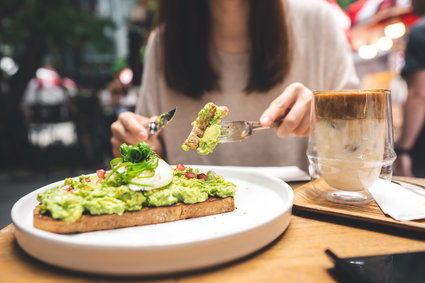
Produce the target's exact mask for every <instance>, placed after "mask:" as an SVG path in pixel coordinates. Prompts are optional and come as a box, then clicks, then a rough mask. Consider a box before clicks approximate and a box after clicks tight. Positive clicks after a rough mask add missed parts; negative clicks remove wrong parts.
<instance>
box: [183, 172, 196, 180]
mask: <svg viewBox="0 0 425 283" xmlns="http://www.w3.org/2000/svg"><path fill="white" fill-rule="evenodd" d="M184 176H185V177H186V178H187V179H193V178H195V177H196V175H195V173H193V172H186V174H184Z"/></svg>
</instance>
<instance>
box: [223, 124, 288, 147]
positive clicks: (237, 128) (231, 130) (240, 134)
mask: <svg viewBox="0 0 425 283" xmlns="http://www.w3.org/2000/svg"><path fill="white" fill-rule="evenodd" d="M278 122H279V123H280V122H281V121H278ZM220 126H221V127H222V129H221V131H220V136H219V139H220V143H227V142H235V141H241V140H243V139H245V138H246V137H249V136H251V135H252V134H253V132H254V131H256V130H262V129H268V128H264V127H263V126H262V125H261V124H260V122H254V121H222V122H221V123H220ZM277 126H278V124H277V123H276V125H273V126H272V127H277Z"/></svg>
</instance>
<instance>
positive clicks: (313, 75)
mask: <svg viewBox="0 0 425 283" xmlns="http://www.w3.org/2000/svg"><path fill="white" fill-rule="evenodd" d="M284 1H287V4H288V10H289V22H290V27H291V28H292V33H293V38H294V56H293V58H294V60H293V63H292V67H291V71H290V75H289V76H288V77H287V78H286V79H285V81H284V83H283V84H281V85H279V86H277V87H275V88H274V89H272V90H270V91H269V92H268V93H251V94H249V95H246V94H245V93H244V92H243V89H244V87H245V85H246V80H247V76H248V67H249V56H248V53H241V54H234V53H223V52H218V51H215V52H213V54H212V55H211V56H213V62H217V63H216V64H217V68H218V70H219V74H220V78H221V79H220V82H219V85H220V89H221V92H219V93H218V92H213V93H207V94H205V95H204V97H202V99H198V100H195V99H192V98H189V97H187V96H185V95H183V94H180V93H177V92H176V91H174V90H172V89H170V88H168V87H167V84H166V83H165V81H164V76H163V72H162V66H161V64H160V63H159V61H160V60H161V53H160V51H159V50H160V48H159V46H158V44H159V43H158V36H157V33H152V35H151V36H150V38H149V42H148V46H147V55H146V65H145V70H144V75H143V80H142V88H141V92H140V94H139V98H138V103H137V108H136V112H137V113H138V114H141V115H143V116H147V117H150V116H153V115H158V114H160V113H163V112H165V111H168V110H170V109H172V108H174V107H177V113H176V116H175V117H174V119H173V120H172V122H170V124H169V125H168V126H167V127H166V128H165V129H164V130H163V131H162V133H161V135H162V137H163V139H164V141H165V153H166V159H167V161H168V162H169V163H170V164H177V163H184V164H209V165H246V166H277V165H296V166H299V167H300V168H302V169H304V170H306V169H307V164H308V162H307V157H306V145H307V138H300V137H295V136H294V137H287V138H279V137H277V135H276V132H275V130H273V129H271V130H266V131H261V132H258V133H256V134H255V135H253V136H251V137H249V138H248V139H246V140H244V141H243V142H236V143H228V144H219V145H218V146H217V147H216V149H215V150H214V152H213V153H211V154H209V155H205V156H202V155H198V154H197V153H196V152H195V151H190V152H187V151H183V150H182V149H181V145H182V143H183V141H184V140H185V138H186V137H187V135H188V134H189V132H190V130H191V122H192V121H193V120H194V119H195V118H196V116H197V113H198V111H199V110H200V109H201V108H202V107H203V106H204V105H205V104H206V103H207V102H214V103H216V104H217V105H225V106H227V107H228V108H229V109H230V112H229V115H228V116H227V117H226V120H258V119H259V118H260V115H261V114H262V113H263V111H264V110H265V109H266V108H267V107H268V106H269V104H270V103H271V101H273V99H275V98H276V97H277V96H278V95H280V94H281V93H282V91H283V90H284V89H285V87H286V86H288V84H290V83H293V82H301V83H302V84H304V85H305V86H307V87H308V88H310V89H311V90H316V89H317V90H320V89H322V90H324V89H347V88H356V87H357V86H358V79H357V76H356V73H355V70H354V65H353V62H352V57H351V53H350V49H349V45H348V43H347V40H346V38H345V35H344V33H343V31H342V29H341V28H340V27H339V25H338V23H337V22H336V19H335V15H334V14H333V13H334V12H333V11H332V10H331V8H330V7H329V5H328V4H327V3H326V2H324V1H319V0H284Z"/></svg>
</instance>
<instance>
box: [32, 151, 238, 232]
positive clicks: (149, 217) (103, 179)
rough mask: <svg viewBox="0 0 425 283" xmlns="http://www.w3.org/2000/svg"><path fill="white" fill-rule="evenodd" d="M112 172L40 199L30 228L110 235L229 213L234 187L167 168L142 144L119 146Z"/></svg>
mask: <svg viewBox="0 0 425 283" xmlns="http://www.w3.org/2000/svg"><path fill="white" fill-rule="evenodd" d="M120 150H121V154H122V158H116V159H113V160H112V161H111V170H110V171H109V172H105V171H103V170H98V171H97V174H93V175H83V176H80V177H79V178H75V179H71V178H69V179H66V180H65V181H64V183H63V184H62V185H60V186H57V187H54V188H51V189H48V190H47V191H44V192H42V193H39V194H38V196H37V200H38V201H39V202H40V204H39V205H37V207H36V208H35V210H34V226H35V227H37V228H39V229H42V230H46V231H50V232H55V233H63V234H68V233H78V232H88V231H97V230H106V229H115V228H123V227H131V226H139V225H147V224H156V223H162V222H169V221H176V220H181V219H186V218H193V217H201V216H207V215H212V214H218V213H224V212H230V211H233V210H234V209H235V204H234V199H233V196H234V193H235V187H236V186H235V185H234V184H233V183H230V182H228V181H226V180H224V178H223V177H221V176H218V175H217V174H216V173H215V172H213V171H208V172H205V173H202V172H199V170H197V169H192V168H187V167H185V166H184V165H182V164H178V165H176V166H174V167H170V166H169V165H168V164H167V163H166V162H165V161H163V160H162V159H160V158H159V157H158V156H157V155H156V154H155V153H154V152H153V151H152V150H151V149H150V147H149V145H147V144H146V143H139V144H137V145H136V146H128V145H125V144H123V145H121V148H120Z"/></svg>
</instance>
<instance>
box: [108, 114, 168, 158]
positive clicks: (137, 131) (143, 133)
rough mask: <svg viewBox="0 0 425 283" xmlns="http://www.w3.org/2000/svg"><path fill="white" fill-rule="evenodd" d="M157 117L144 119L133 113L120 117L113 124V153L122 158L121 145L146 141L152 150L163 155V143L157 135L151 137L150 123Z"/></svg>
mask: <svg viewBox="0 0 425 283" xmlns="http://www.w3.org/2000/svg"><path fill="white" fill-rule="evenodd" d="M156 118H157V117H151V118H147V117H143V116H140V115H137V114H134V113H132V112H123V113H121V114H120V115H119V116H118V120H117V121H115V122H114V123H112V125H111V132H112V138H111V143H112V153H113V154H114V156H120V145H121V144H122V143H126V144H129V145H136V144H137V143H138V142H141V141H144V142H146V143H148V144H149V145H150V146H151V147H152V150H153V151H155V152H156V153H158V154H159V155H161V150H162V147H161V143H160V141H159V139H158V137H157V136H156V135H154V136H150V135H149V122H151V121H155V119H156Z"/></svg>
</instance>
